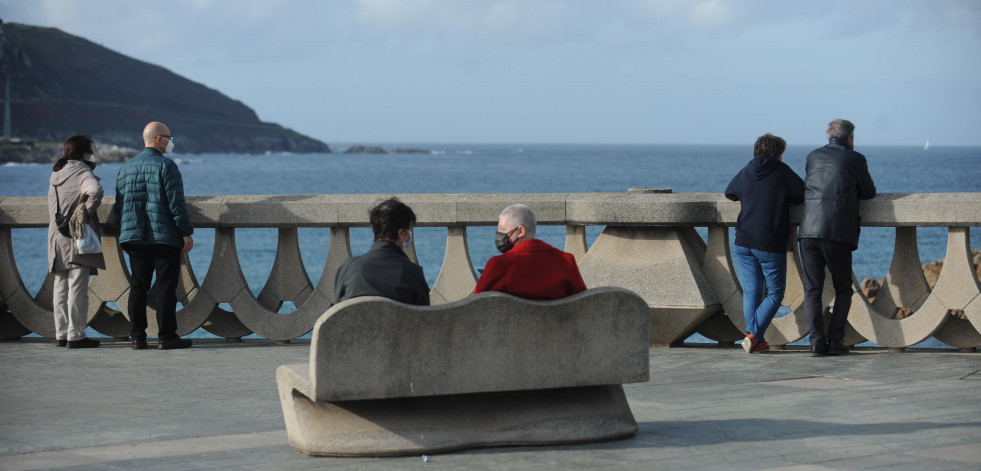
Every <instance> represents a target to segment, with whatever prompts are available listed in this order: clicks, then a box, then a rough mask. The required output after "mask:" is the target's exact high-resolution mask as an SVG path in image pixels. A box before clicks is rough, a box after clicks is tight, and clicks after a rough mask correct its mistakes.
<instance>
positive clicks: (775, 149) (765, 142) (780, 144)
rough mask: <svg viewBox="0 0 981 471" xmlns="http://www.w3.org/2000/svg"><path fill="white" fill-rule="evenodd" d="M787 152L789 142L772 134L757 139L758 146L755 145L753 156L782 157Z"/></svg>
mask: <svg viewBox="0 0 981 471" xmlns="http://www.w3.org/2000/svg"><path fill="white" fill-rule="evenodd" d="M785 150H787V141H785V140H783V138H782V137H780V136H774V135H773V134H770V133H766V134H764V135H762V136H760V137H757V138H756V144H754V145H753V155H759V156H762V157H780V156H781V155H783V151H785Z"/></svg>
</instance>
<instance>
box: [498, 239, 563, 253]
mask: <svg viewBox="0 0 981 471" xmlns="http://www.w3.org/2000/svg"><path fill="white" fill-rule="evenodd" d="M553 248H554V247H552V246H551V245H548V243H546V242H544V241H541V240H538V239H528V240H523V241H521V242H518V243H517V244H515V246H514V248H513V249H511V250H510V251H509V252H544V251H546V250H551V249H553Z"/></svg>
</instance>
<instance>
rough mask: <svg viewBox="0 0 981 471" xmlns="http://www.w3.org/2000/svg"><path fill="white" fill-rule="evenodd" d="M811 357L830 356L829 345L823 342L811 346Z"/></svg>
mask: <svg viewBox="0 0 981 471" xmlns="http://www.w3.org/2000/svg"><path fill="white" fill-rule="evenodd" d="M811 356H812V357H824V356H828V344H826V343H824V342H821V343H816V344H814V345H811Z"/></svg>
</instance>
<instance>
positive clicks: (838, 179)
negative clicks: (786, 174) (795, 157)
mask: <svg viewBox="0 0 981 471" xmlns="http://www.w3.org/2000/svg"><path fill="white" fill-rule="evenodd" d="M806 168H807V176H806V177H805V179H804V217H803V219H802V220H801V222H800V229H798V230H797V238H798V239H825V240H830V241H834V242H841V243H844V244H848V245H849V246H851V248H852V250H855V249H857V248H858V234H859V231H860V228H859V221H860V220H861V218H860V217H859V215H858V200H859V199H869V198H872V197H874V196H875V183H874V182H873V181H872V176H871V175H869V165H868V163H867V162H866V161H865V156H864V155H862V154H859V153H858V152H855V151H854V150H851V149H849V148H848V147H847V146H846V145H845V144H844V143H843V142H840V141H834V140H833V141H831V143H829V144H828V145H826V146H824V147H821V148H818V149H814V150H813V151H811V153H810V154H808V155H807V167H806Z"/></svg>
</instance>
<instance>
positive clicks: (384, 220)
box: [334, 198, 429, 306]
mask: <svg viewBox="0 0 981 471" xmlns="http://www.w3.org/2000/svg"><path fill="white" fill-rule="evenodd" d="M368 217H369V220H370V222H371V230H372V231H373V232H374V233H375V242H374V243H373V244H371V249H370V250H368V252H366V253H365V254H364V255H361V256H358V257H351V258H349V259H347V260H345V261H344V263H343V264H342V265H341V268H340V269H339V270H337V278H336V279H335V280H334V297H335V299H336V300H337V302H341V301H344V300H345V299H351V298H356V297H358V296H384V297H386V298H389V299H394V300H396V301H401V302H403V303H408V304H417V305H422V306H428V305H429V284H428V283H426V277H425V275H423V272H422V267H420V266H419V265H417V264H415V263H412V262H411V261H410V260H409V257H408V256H406V255H405V252H403V251H402V248H403V246H405V245H407V244H408V243H409V241H410V240H412V227H413V226H414V225H415V223H416V215H415V213H413V212H412V208H409V207H408V206H407V205H405V204H404V203H402V202H401V201H399V200H398V199H397V198H389V199H387V200H385V201H382V202H381V204H379V205H378V206H375V207H374V208H372V209H371V212H370V213H369V214H368Z"/></svg>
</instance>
